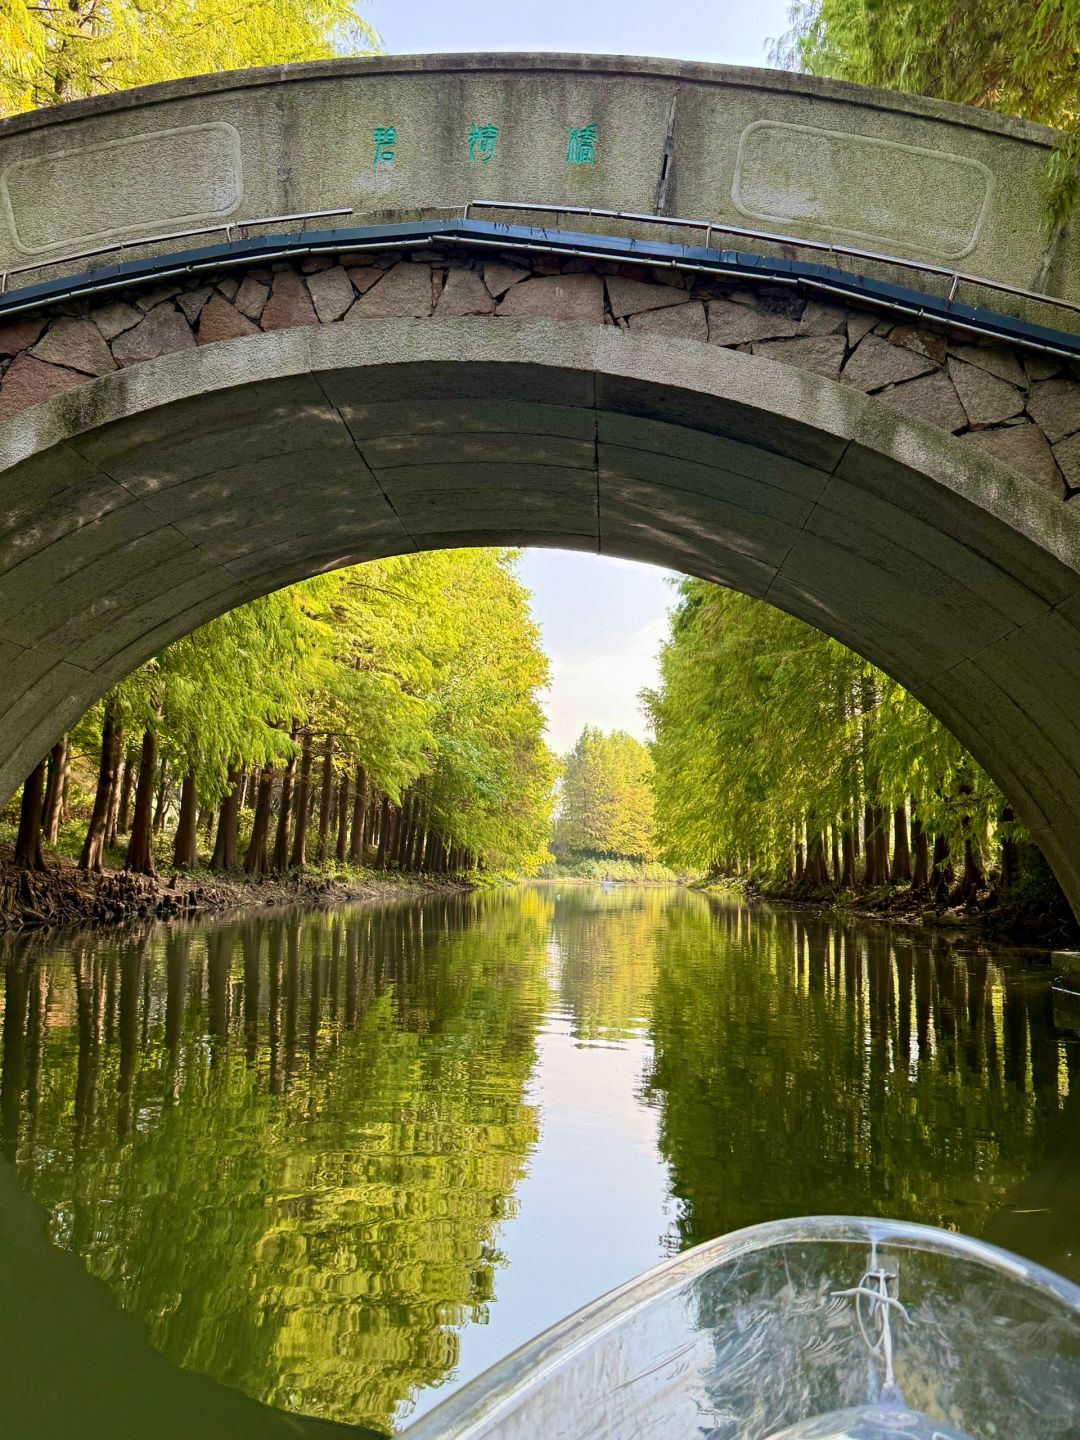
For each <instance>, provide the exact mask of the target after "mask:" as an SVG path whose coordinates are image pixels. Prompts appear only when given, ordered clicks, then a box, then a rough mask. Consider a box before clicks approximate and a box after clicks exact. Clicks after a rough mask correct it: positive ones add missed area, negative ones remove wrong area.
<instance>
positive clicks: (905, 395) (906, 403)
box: [877, 370, 968, 432]
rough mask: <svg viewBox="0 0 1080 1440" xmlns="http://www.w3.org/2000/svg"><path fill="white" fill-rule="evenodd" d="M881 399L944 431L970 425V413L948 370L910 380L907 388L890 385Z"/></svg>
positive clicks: (904, 385)
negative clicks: (963, 403)
mask: <svg viewBox="0 0 1080 1440" xmlns="http://www.w3.org/2000/svg"><path fill="white" fill-rule="evenodd" d="M877 399H879V400H881V401H882V402H883V403H884V404H886V405H888V406H889V408H890V409H892V410H898V411H899V412H900V414H901V415H909V416H910V417H911V419H912V420H922V421H924V422H925V423H926V424H927V425H936V426H937V427H938V428H939V429H941V430H951V431H953V432H955V431H957V430H963V429H964V427H965V426H966V425H967V423H968V417H967V412H966V410H965V409H964V407H963V406H962V405H961V404H960V397H959V396H958V395H957V393H956V390H955V389H954V387H953V383H952V381H951V380H950V379H949V377H948V375H947V374H946V373H945V371H944V370H935V371H933V373H932V374H930V375H921V376H920V377H919V378H918V379H917V380H906V381H905V382H904V384H903V385H889V386H886V388H885V389H884V390H879V391H878V393H877Z"/></svg>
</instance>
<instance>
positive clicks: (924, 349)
mask: <svg viewBox="0 0 1080 1440" xmlns="http://www.w3.org/2000/svg"><path fill="white" fill-rule="evenodd" d="M889 341H890V343H891V344H893V345H903V347H904V349H905V350H914V351H915V354H916V355H925V356H926V358H927V359H928V360H933V362H934V364H935V365H944V364H945V340H944V338H943V337H942V336H941V335H935V334H934V332H933V331H932V330H922V329H920V328H919V326H918V325H897V327H896V329H895V330H893V331H891V332H890V333H889Z"/></svg>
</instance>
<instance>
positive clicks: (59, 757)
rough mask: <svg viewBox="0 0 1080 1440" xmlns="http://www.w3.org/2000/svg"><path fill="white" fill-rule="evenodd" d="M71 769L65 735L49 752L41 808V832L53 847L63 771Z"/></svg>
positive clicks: (57, 829)
mask: <svg viewBox="0 0 1080 1440" xmlns="http://www.w3.org/2000/svg"><path fill="white" fill-rule="evenodd" d="M65 767H66V768H68V769H70V768H71V742H70V740H69V739H68V737H67V736H66V735H65V736H64V738H63V739H62V740H58V741H57V742H56V744H55V745H54V746H53V748H52V749H51V750H50V751H49V776H48V779H47V781H46V783H45V799H44V801H43V802H42V806H41V830H42V834H43V835H44V837H45V839H46V841H47V842H48V843H49V844H50V845H55V844H56V842H57V840H58V839H59V838H60V810H61V808H62V805H63V799H64V770H65Z"/></svg>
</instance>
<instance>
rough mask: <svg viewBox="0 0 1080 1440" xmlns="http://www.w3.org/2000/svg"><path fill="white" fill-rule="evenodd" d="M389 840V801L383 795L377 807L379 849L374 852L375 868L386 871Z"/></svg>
mask: <svg viewBox="0 0 1080 1440" xmlns="http://www.w3.org/2000/svg"><path fill="white" fill-rule="evenodd" d="M389 840H390V801H389V800H388V799H387V798H386V796H385V795H384V796H383V798H382V804H381V805H380V806H379V848H378V850H377V851H376V852H375V868H376V869H377V870H385V869H386V847H387V844H388V842H389Z"/></svg>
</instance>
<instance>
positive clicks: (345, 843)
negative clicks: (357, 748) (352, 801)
mask: <svg viewBox="0 0 1080 1440" xmlns="http://www.w3.org/2000/svg"><path fill="white" fill-rule="evenodd" d="M351 783H352V776H351V775H350V774H349V772H348V771H347V770H346V772H345V773H344V775H342V777H341V779H340V780H339V781H338V797H337V840H336V842H335V844H334V858H335V860H337V862H338V864H339V865H344V863H345V859H346V856H347V855H348V853H349V813H350V812H349V787H350V785H351Z"/></svg>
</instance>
